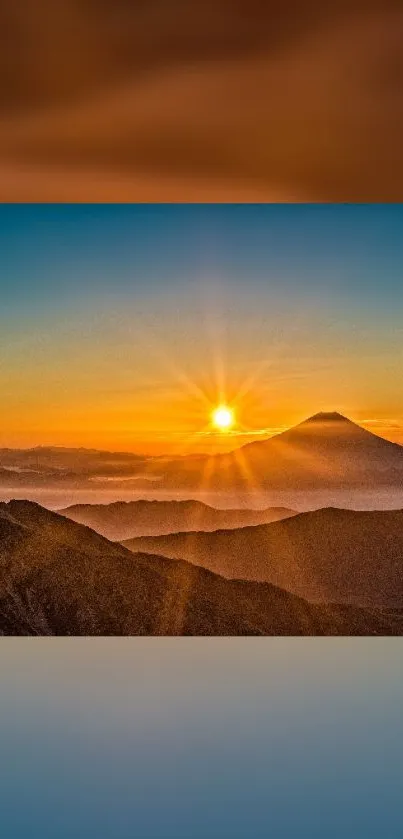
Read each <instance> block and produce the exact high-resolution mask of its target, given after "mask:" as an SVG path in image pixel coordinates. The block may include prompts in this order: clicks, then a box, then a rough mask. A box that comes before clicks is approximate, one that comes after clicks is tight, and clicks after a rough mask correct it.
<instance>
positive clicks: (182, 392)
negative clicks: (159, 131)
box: [0, 204, 403, 453]
mask: <svg viewBox="0 0 403 839" xmlns="http://www.w3.org/2000/svg"><path fill="white" fill-rule="evenodd" d="M402 274H403V205H340V204H339V205H302V204H300V205H287V204H284V205H2V206H1V207H0V295H1V308H0V348H1V354H0V394H1V401H2V412H1V418H0V445H2V446H6V445H9V446H31V445H38V444H41V445H42V444H57V445H84V446H96V447H102V448H115V449H128V450H140V451H147V452H156V453H160V452H165V451H168V452H171V451H178V452H182V451H192V450H200V449H202V450H203V449H204V450H209V449H213V450H215V449H217V448H228V447H234V446H235V445H239V443H242V442H244V441H246V440H248V439H251V438H252V436H253V434H256V435H259V434H260V435H263V434H269V433H273V432H274V431H276V430H281V429H282V428H284V427H287V426H289V425H292V424H294V423H295V422H298V421H300V420H302V419H304V417H306V416H308V415H310V414H312V413H315V412H316V411H319V410H339V411H341V412H343V413H345V414H347V415H348V416H350V417H351V418H353V419H356V420H357V421H358V422H362V423H363V424H365V425H367V427H369V428H371V429H372V430H374V431H377V432H378V433H380V434H383V435H384V436H387V437H389V438H390V439H395V440H398V441H400V442H402V443H403V395H402V392H401V387H399V382H400V379H401V368H402V362H403V321H402V311H403V282H402V279H403V278H402ZM222 400H226V401H228V402H231V403H232V402H235V406H236V416H237V427H236V429H235V433H233V434H232V435H229V436H227V437H224V436H223V435H220V434H212V433H211V430H210V429H209V415H210V411H211V408H212V407H213V406H214V405H215V404H216V403H217V402H219V401H222Z"/></svg>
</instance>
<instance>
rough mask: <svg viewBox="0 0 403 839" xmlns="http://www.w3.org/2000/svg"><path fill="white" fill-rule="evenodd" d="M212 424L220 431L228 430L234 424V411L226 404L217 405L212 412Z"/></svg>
mask: <svg viewBox="0 0 403 839" xmlns="http://www.w3.org/2000/svg"><path fill="white" fill-rule="evenodd" d="M211 418H212V421H213V425H214V426H215V427H216V428H219V429H220V431H228V430H229V429H230V428H232V426H233V425H234V422H235V419H234V412H233V411H232V410H231V408H228V407H227V405H219V406H218V408H215V409H214V411H213V413H212V417H211Z"/></svg>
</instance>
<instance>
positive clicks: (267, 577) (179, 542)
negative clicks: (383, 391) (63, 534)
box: [125, 508, 403, 608]
mask: <svg viewBox="0 0 403 839" xmlns="http://www.w3.org/2000/svg"><path fill="white" fill-rule="evenodd" d="M125 545H126V546H127V547H128V548H130V549H131V550H132V551H143V552H147V551H149V552H152V553H160V554H163V555H164V556H166V557H169V558H172V559H174V558H177V559H179V558H180V559H185V560H187V561H189V562H193V563H195V564H196V565H200V566H203V567H204V568H208V569H210V570H211V571H214V572H215V573H217V574H222V575H223V576H224V577H227V578H232V579H233V578H242V579H245V580H257V581H265V582H269V583H272V584H274V585H278V586H281V587H283V588H285V589H287V590H288V591H291V592H293V593H294V594H297V595H299V596H301V597H305V598H306V599H308V600H310V601H314V602H344V603H351V604H356V605H365V606H368V605H371V606H382V607H390V608H395V607H397V608H403V510H398V511H368V512H356V511H352V510H339V509H333V508H329V509H324V510H317V511H315V512H309V513H302V514H300V515H297V516H293V517H292V518H289V519H287V520H286V521H281V522H275V523H273V524H267V525H261V526H257V527H245V528H241V529H238V530H220V531H216V532H214V533H177V534H174V535H171V536H161V537H154V538H153V537H149V538H140V539H131V540H129V541H127V542H125Z"/></svg>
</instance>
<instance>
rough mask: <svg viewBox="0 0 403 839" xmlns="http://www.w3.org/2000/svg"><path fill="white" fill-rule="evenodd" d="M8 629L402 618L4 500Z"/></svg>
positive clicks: (348, 631) (0, 514)
mask: <svg viewBox="0 0 403 839" xmlns="http://www.w3.org/2000/svg"><path fill="white" fill-rule="evenodd" d="M272 526H274V525H272ZM234 532H237V531H234ZM204 535H205V534H204ZM0 633H1V634H3V635H370V634H381V635H398V634H402V633H403V619H402V615H401V614H400V613H397V612H395V613H392V612H383V611H381V610H374V609H358V608H354V607H351V606H346V605H335V604H327V605H322V606H319V605H314V604H310V603H308V602H307V601H306V600H304V599H302V598H300V597H296V596H295V595H292V594H289V593H288V592H287V591H284V590H283V589H281V588H279V587H276V586H273V585H271V584H262V583H253V582H243V581H230V580H226V579H224V578H222V577H220V576H218V575H216V574H213V573H211V572H209V571H207V570H205V569H202V568H197V567H195V566H193V565H191V564H189V563H186V562H183V561H180V562H178V561H176V560H175V561H174V560H169V559H166V558H164V557H160V556H156V555H154V556H150V555H145V554H136V555H135V556H133V554H132V553H130V552H129V551H128V550H126V549H125V548H124V547H122V546H121V545H118V544H113V543H111V542H109V541H108V540H106V539H105V538H104V537H102V536H100V535H99V534H97V533H94V531H92V530H90V529H89V528H86V527H84V526H83V525H79V524H76V523H75V522H72V521H69V520H68V519H66V518H64V517H63V516H59V515H58V514H56V513H53V512H50V511H49V510H45V509H44V508H43V507H40V506H39V505H38V504H34V503H33V502H28V501H11V502H9V503H7V504H4V503H3V504H0Z"/></svg>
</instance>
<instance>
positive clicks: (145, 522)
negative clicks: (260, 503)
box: [59, 500, 295, 542]
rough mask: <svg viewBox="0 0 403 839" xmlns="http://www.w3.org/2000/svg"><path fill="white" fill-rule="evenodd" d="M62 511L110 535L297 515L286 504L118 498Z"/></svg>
mask: <svg viewBox="0 0 403 839" xmlns="http://www.w3.org/2000/svg"><path fill="white" fill-rule="evenodd" d="M59 513H60V514H61V515H63V516H67V518H69V519H72V520H73V521H75V522H79V523H80V524H85V525H87V526H88V527H92V529H93V530H96V531H97V533H101V534H102V535H103V536H106V538H107V539H112V540H114V541H120V542H121V541H123V540H124V539H129V538H131V537H134V536H159V535H162V534H167V533H175V532H178V531H187V530H207V531H208V530H218V529H220V528H221V529H222V528H225V529H227V528H228V529H230V528H233V527H244V526H246V525H252V524H266V523H267V522H272V521H279V520H280V519H284V518H287V517H288V516H293V515H295V510H290V509H288V508H286V507H269V508H268V509H266V510H217V509H215V508H214V507H210V506H209V505H207V504H203V503H202V502H201V501H192V500H189V501H145V500H140V501H127V502H125V501H116V502H114V503H112V504H76V505H73V506H71V507H66V508H65V509H64V510H59Z"/></svg>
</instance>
